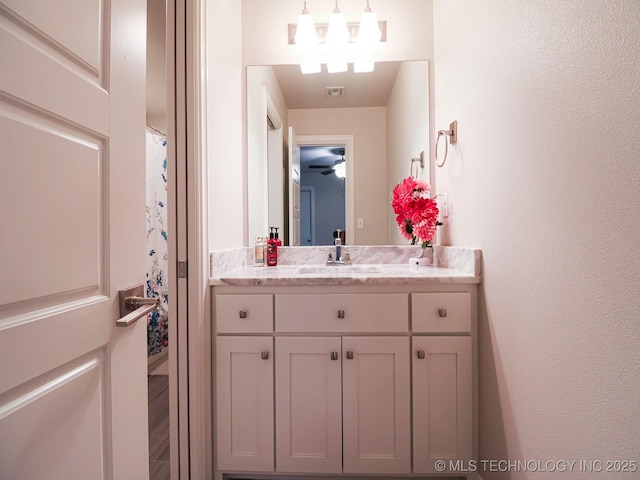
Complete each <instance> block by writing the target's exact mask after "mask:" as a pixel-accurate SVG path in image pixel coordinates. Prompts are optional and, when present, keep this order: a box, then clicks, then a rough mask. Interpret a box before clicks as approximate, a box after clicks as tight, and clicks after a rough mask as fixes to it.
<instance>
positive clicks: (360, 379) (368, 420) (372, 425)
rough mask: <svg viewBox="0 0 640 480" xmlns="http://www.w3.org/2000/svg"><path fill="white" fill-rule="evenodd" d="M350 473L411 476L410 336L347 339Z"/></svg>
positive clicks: (345, 369) (346, 422)
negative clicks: (405, 474)
mask: <svg viewBox="0 0 640 480" xmlns="http://www.w3.org/2000/svg"><path fill="white" fill-rule="evenodd" d="M342 344H343V354H342V362H343V367H342V369H343V387H342V388H343V428H344V460H343V461H344V472H345V473H387V474H403V473H411V460H410V459H411V410H410V409H411V398H410V384H409V383H410V381H409V337H344V338H343V339H342Z"/></svg>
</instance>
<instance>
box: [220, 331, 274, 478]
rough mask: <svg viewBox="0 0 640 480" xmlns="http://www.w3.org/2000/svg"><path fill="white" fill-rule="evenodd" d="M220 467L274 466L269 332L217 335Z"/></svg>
mask: <svg viewBox="0 0 640 480" xmlns="http://www.w3.org/2000/svg"><path fill="white" fill-rule="evenodd" d="M216 389H217V392H216V393H217V395H216V397H217V408H216V411H217V415H216V431H217V453H218V469H219V470H236V471H262V472H265V471H273V429H274V427H273V425H274V422H273V337H240V336H238V337H236V336H233V337H217V339H216Z"/></svg>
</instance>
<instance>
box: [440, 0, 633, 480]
mask: <svg viewBox="0 0 640 480" xmlns="http://www.w3.org/2000/svg"><path fill="white" fill-rule="evenodd" d="M639 25H640V4H639V3H638V2H637V0H616V1H602V0H580V1H572V2H559V1H556V0H537V1H520V2H514V1H509V0H483V1H481V2H478V1H477V0H436V1H435V2H434V30H435V39H434V44H435V65H434V68H435V101H436V117H435V120H436V124H435V126H434V127H435V128H440V129H442V128H446V126H448V125H449V122H451V121H452V120H454V119H455V120H458V127H459V140H458V142H459V143H458V145H457V146H456V147H455V148H454V149H453V150H452V151H450V157H449V159H448V160H447V164H446V165H445V167H444V168H443V169H439V170H438V171H437V172H436V175H437V179H436V180H437V185H438V188H439V190H440V191H447V192H448V193H449V205H450V210H451V212H450V213H451V216H450V218H449V225H448V226H447V229H446V230H447V231H446V235H444V236H443V238H445V239H446V240H447V241H448V242H449V243H451V244H455V245H472V246H479V247H481V248H482V251H483V258H484V274H483V285H482V292H481V293H482V295H481V297H482V299H481V315H480V347H479V350H480V457H481V458H482V459H527V460H529V459H531V460H541V461H545V460H548V459H551V460H553V459H568V460H577V461H579V460H581V459H584V460H601V461H603V462H605V461H606V460H633V461H636V462H637V461H640V443H639V441H638V439H639V438H640V415H639V414H638V406H639V403H638V402H639V400H638V399H640V354H639V352H640V349H639V345H640V322H639V319H640V254H639V253H638V245H639V244H640V196H639V195H638V186H639V185H640V162H639V159H640V147H639V145H640V100H639V99H640V69H639V66H638V65H639V60H638V59H639V58H640V28H639ZM603 465H604V464H603ZM577 470H578V467H576V471H574V472H573V473H563V474H561V475H558V477H557V478H560V476H561V477H562V478H563V479H570V478H575V479H582V478H596V477H597V478H632V477H634V478H635V476H637V475H638V474H637V473H631V474H615V473H609V474H607V473H600V474H597V475H595V476H587V475H586V474H585V473H581V472H579V471H577ZM482 476H483V478H484V479H485V480H487V479H496V478H509V479H522V478H527V479H528V478H542V476H543V475H540V474H538V475H536V474H532V473H526V472H514V471H511V472H505V473H502V474H500V473H498V472H482ZM547 477H548V478H551V477H553V478H556V477H555V475H554V474H550V476H549V475H547ZM547 477H545V478H547Z"/></svg>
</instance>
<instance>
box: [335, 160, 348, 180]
mask: <svg viewBox="0 0 640 480" xmlns="http://www.w3.org/2000/svg"><path fill="white" fill-rule="evenodd" d="M333 173H335V174H336V177H338V178H344V177H346V176H347V171H346V168H345V167H344V163H339V164H338V165H336V166H335V168H334V169H333Z"/></svg>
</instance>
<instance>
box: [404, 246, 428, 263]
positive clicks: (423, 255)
mask: <svg viewBox="0 0 640 480" xmlns="http://www.w3.org/2000/svg"><path fill="white" fill-rule="evenodd" d="M429 250H430V251H429ZM429 265H433V247H432V246H431V245H428V246H426V247H422V248H421V249H420V252H418V255H416V256H415V257H411V258H410V259H409V266H410V267H411V268H417V267H426V266H429Z"/></svg>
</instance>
